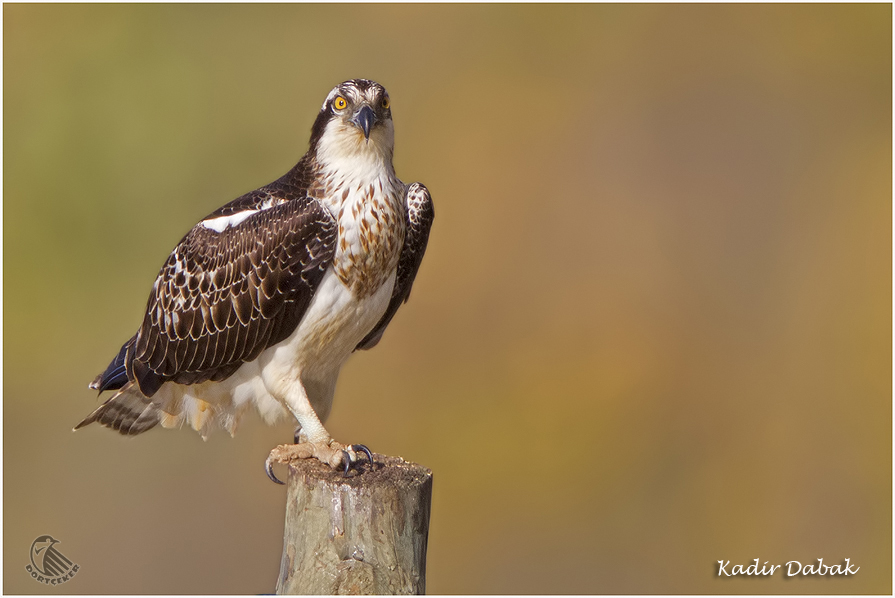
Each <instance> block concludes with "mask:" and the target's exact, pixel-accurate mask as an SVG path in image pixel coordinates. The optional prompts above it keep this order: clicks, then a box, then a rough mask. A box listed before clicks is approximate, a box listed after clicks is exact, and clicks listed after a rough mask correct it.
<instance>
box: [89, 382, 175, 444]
mask: <svg viewBox="0 0 895 598" xmlns="http://www.w3.org/2000/svg"><path fill="white" fill-rule="evenodd" d="M160 413H161V412H160V410H159V408H158V406H157V405H155V404H154V403H153V402H152V400H151V399H149V398H147V397H146V396H145V395H144V394H143V393H142V392H140V390H139V387H137V385H136V384H133V383H128V384H126V385H125V386H124V387H123V388H122V389H121V390H119V391H118V392H116V393H115V394H114V395H113V396H112V398H110V399H109V400H108V401H106V402H105V403H103V404H102V405H100V406H99V407H98V408H97V409H96V410H95V411H94V412H93V413H91V414H90V415H88V416H87V417H85V418H84V421H82V422H81V423H79V424H78V425H77V426H75V428H74V429H75V430H78V429H80V428H83V427H84V426H86V425H89V424H92V423H93V422H97V423H98V424H100V425H101V426H105V427H107V428H111V429H113V430H115V431H117V432H119V433H120V434H125V435H128V436H135V435H137V434H142V433H143V432H145V431H147V430H149V429H151V428H153V427H155V426H156V424H158V423H159V415H160Z"/></svg>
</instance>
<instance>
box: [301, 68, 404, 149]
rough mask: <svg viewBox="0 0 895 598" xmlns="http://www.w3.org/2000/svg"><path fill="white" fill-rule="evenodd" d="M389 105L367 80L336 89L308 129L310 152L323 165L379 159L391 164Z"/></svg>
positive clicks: (382, 91)
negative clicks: (314, 154)
mask: <svg viewBox="0 0 895 598" xmlns="http://www.w3.org/2000/svg"><path fill="white" fill-rule="evenodd" d="M390 103H391V101H390V100H389V97H388V92H387V91H385V88H384V87H383V86H382V85H380V84H379V83H376V82H375V81H369V80H367V79H352V80H350V81H345V82H344V83H340V84H339V85H336V86H335V87H334V88H333V89H332V91H330V92H329V95H328V96H326V101H324V102H323V107H322V108H321V109H320V114H318V115H317V120H316V121H314V126H313V128H312V129H311V151H314V152H316V154H317V159H318V160H320V161H321V162H323V163H333V162H339V161H342V160H365V159H366V160H370V159H374V160H375V159H379V160H384V161H386V162H387V163H389V164H390V163H391V158H392V153H393V151H394V147H395V129H394V126H393V124H392V112H391V108H390Z"/></svg>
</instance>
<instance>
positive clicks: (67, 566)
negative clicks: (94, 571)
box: [25, 536, 80, 586]
mask: <svg viewBox="0 0 895 598" xmlns="http://www.w3.org/2000/svg"><path fill="white" fill-rule="evenodd" d="M57 544H59V540H56V539H54V538H53V537H52V536H40V537H39V538H37V539H36V540H35V541H34V542H32V543H31V564H30V565H25V571H27V572H28V573H30V574H31V578H32V579H33V580H35V581H39V582H40V583H45V584H47V585H50V586H55V585H59V584H60V583H65V582H67V581H68V580H70V579H71V578H72V577H74V576H75V574H76V573H77V572H78V570H79V569H80V567H78V565H76V564H74V563H72V562H71V559H69V558H68V557H67V556H65V555H64V554H62V553H61V552H59V550H58V549H57V548H56V545H57Z"/></svg>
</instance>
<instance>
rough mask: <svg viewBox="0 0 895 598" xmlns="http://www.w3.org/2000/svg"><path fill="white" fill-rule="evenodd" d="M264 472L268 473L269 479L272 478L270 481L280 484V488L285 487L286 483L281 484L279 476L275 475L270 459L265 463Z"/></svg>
mask: <svg viewBox="0 0 895 598" xmlns="http://www.w3.org/2000/svg"><path fill="white" fill-rule="evenodd" d="M264 470H265V471H266V472H267V477H269V478H270V481H271V482H273V483H275V484H279V485H280V486H285V485H286V483H285V482H281V481H280V480H279V479H278V478H277V476H275V475H274V473H273V463H271V462H270V457H268V458H267V461H265V462H264Z"/></svg>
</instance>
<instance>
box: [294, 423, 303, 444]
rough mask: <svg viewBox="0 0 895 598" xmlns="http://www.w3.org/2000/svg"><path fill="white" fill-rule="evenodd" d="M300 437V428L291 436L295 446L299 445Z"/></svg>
mask: <svg viewBox="0 0 895 598" xmlns="http://www.w3.org/2000/svg"><path fill="white" fill-rule="evenodd" d="M300 435H301V426H299V427H297V428H295V434H294V435H293V436H292V438H293V439H294V440H295V444H298V443H299V436H300Z"/></svg>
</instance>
